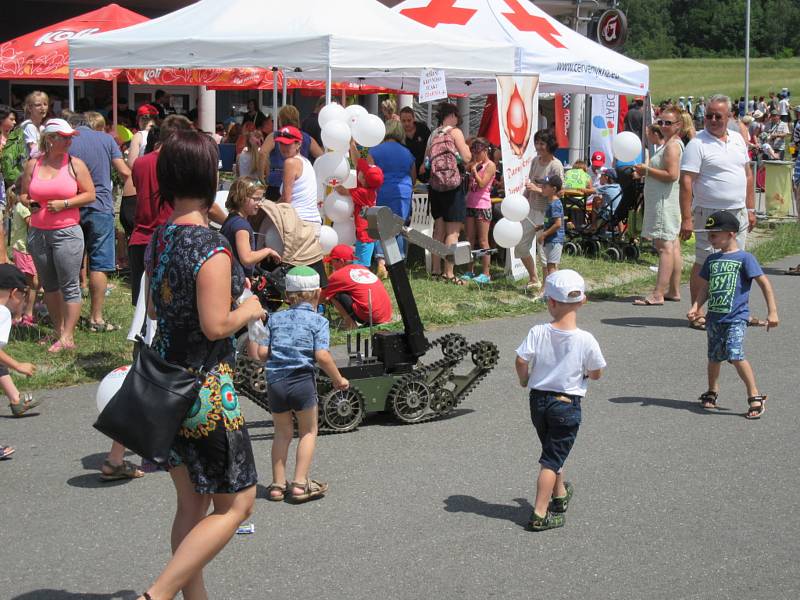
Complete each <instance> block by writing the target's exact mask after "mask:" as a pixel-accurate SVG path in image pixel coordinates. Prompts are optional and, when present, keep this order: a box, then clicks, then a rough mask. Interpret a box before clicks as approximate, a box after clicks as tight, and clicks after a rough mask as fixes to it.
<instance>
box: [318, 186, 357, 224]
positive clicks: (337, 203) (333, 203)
mask: <svg viewBox="0 0 800 600" xmlns="http://www.w3.org/2000/svg"><path fill="white" fill-rule="evenodd" d="M323 208H324V209H325V215H326V216H327V217H328V218H329V219H330V220H331V221H333V222H334V223H338V222H339V221H346V220H348V219H350V218H351V217H352V216H353V199H352V198H350V196H344V195H342V194H340V193H338V192H331V193H330V194H328V197H327V198H325V202H324V203H323Z"/></svg>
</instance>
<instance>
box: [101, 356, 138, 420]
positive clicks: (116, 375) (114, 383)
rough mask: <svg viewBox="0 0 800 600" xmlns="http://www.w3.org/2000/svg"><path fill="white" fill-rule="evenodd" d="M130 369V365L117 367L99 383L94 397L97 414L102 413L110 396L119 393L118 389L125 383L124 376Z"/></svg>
mask: <svg viewBox="0 0 800 600" xmlns="http://www.w3.org/2000/svg"><path fill="white" fill-rule="evenodd" d="M130 368H131V366H130V365H125V366H124V367H117V368H116V369H114V370H113V371H111V372H110V373H109V374H108V375H106V376H105V377H103V380H102V381H101V382H100V385H99V386H98V388H97V394H96V395H95V401H96V402H97V412H103V409H104V408H105V407H106V404H108V401H109V400H111V398H112V396H113V395H114V394H116V393H117V392H118V391H119V388H120V387H122V382H123V381H125V376H126V375H127V374H128V371H129V370H130Z"/></svg>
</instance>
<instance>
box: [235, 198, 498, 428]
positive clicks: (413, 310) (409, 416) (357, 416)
mask: <svg viewBox="0 0 800 600" xmlns="http://www.w3.org/2000/svg"><path fill="white" fill-rule="evenodd" d="M367 222H368V224H369V228H368V231H369V234H370V236H371V237H372V238H373V239H379V240H381V242H382V244H383V248H384V253H385V258H386V264H387V270H388V272H389V278H390V280H391V282H392V288H393V289H394V294H395V298H396V299H397V304H398V307H399V309H400V314H401V316H402V318H403V331H402V332H390V331H376V332H373V331H372V327H371V325H370V334H369V336H368V337H367V338H365V339H364V340H363V344H362V339H361V334H360V333H356V338H355V347H354V346H353V340H352V336H351V335H349V334H348V336H347V351H348V360H347V364H345V365H339V370H340V371H341V373H342V375H343V376H344V377H346V378H347V379H348V380H349V381H350V388H349V389H348V390H345V391H337V390H335V389H333V387H332V385H331V382H330V380H329V379H328V378H327V377H325V376H324V375H323V374H322V373H320V374H319V375H317V390H318V393H319V429H320V431H321V432H328V433H345V432H348V431H352V430H354V429H356V428H357V427H358V426H359V425H360V424H361V423H362V421H363V420H364V418H365V417H366V415H368V414H371V413H377V412H383V413H389V414H391V415H392V416H393V417H394V419H395V420H397V421H398V422H400V423H403V424H411V423H422V422H424V421H430V420H433V419H437V418H441V417H444V416H446V415H449V414H452V413H453V411H454V410H455V408H456V407H457V406H458V405H459V404H460V403H461V402H462V401H463V400H464V398H466V397H467V395H468V394H469V393H470V392H471V391H472V390H473V389H474V388H475V387H476V386H477V385H478V383H480V381H481V380H482V379H483V378H484V377H486V375H487V374H488V373H489V372H490V371H491V370H492V369H493V368H494V367H495V365H497V361H498V358H499V352H498V350H497V346H496V345H495V344H493V343H492V342H488V341H479V342H475V343H473V344H469V343H468V342H467V340H466V338H465V337H464V336H462V335H460V334H458V333H447V334H445V335H443V336H441V337H438V338H436V339H434V340H431V341H429V340H428V339H427V338H426V337H425V335H424V327H423V325H422V321H421V319H420V316H419V311H418V310H417V303H416V301H415V300H414V294H413V292H412V291H411V285H410V283H409V279H408V273H407V272H406V267H405V263H404V262H403V258H402V255H401V254H400V249H399V247H398V245H397V239H396V236H397V235H402V236H403V237H405V238H406V239H407V240H408V241H409V242H411V243H413V244H416V245H418V246H421V247H423V248H425V249H426V250H429V251H431V252H432V253H434V254H437V255H439V256H442V257H447V258H450V259H451V260H453V262H454V263H455V264H465V263H468V262H471V261H472V259H473V252H472V251H471V249H470V245H469V244H468V243H466V242H459V243H458V244H454V245H451V246H445V245H444V244H442V243H441V242H438V241H436V240H434V239H432V238H430V237H428V236H426V235H424V234H422V233H420V232H418V231H416V230H413V229H409V228H408V227H405V226H404V223H403V220H402V219H401V218H400V217H398V216H397V215H395V214H394V213H392V211H391V209H389V208H388V207H374V208H370V209H368V210H367ZM370 346H371V350H372V353H371V354H370ZM431 352H435V353H436V354H438V355H439V356H440V357H439V358H437V359H436V360H433V362H430V363H429V364H424V363H423V362H422V360H421V358H422V357H423V356H425V355H426V354H429V353H431ZM467 355H469V356H470V358H471V360H472V365H473V366H472V368H471V369H470V370H469V371H468V372H467V373H464V374H459V373H457V372H456V369H457V367H458V366H459V364H460V363H462V362H463V361H464V360H465V358H466V357H467ZM234 383H235V385H236V389H237V390H239V391H240V392H241V393H242V394H243V395H245V396H248V397H249V398H250V399H251V400H253V402H255V403H256V404H258V405H259V406H260V407H262V408H263V409H264V410H266V411H269V395H268V390H267V384H266V378H265V373H264V365H263V363H260V362H258V361H257V360H254V359H251V358H249V357H247V356H245V355H244V354H243V353H240V354H239V355H238V357H237V359H236V375H235V379H234Z"/></svg>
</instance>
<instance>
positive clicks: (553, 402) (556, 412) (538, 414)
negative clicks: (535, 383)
mask: <svg viewBox="0 0 800 600" xmlns="http://www.w3.org/2000/svg"><path fill="white" fill-rule="evenodd" d="M530 403H531V421H533V426H534V427H535V428H536V433H537V435H538V436H539V440H540V441H541V442H542V455H541V456H540V457H539V464H540V465H542V466H543V467H546V468H548V469H552V470H553V471H555V472H556V473H560V472H561V469H562V467H563V466H564V462H565V461H566V460H567V456H569V451H570V450H572V445H573V444H574V443H575V438H576V437H577V436H578V428H579V427H580V425H581V397H580V396H567V395H565V394H560V393H556V392H548V391H541V390H531V392H530Z"/></svg>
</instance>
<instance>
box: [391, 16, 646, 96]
mask: <svg viewBox="0 0 800 600" xmlns="http://www.w3.org/2000/svg"><path fill="white" fill-rule="evenodd" d="M450 4H452V6H443V5H441V3H440V4H436V3H431V2H430V0H405V1H404V2H401V3H400V4H398V5H396V6H395V7H394V8H393V10H394V11H395V12H397V13H398V14H402V15H403V16H405V17H407V18H408V19H409V20H413V21H415V22H419V23H421V24H424V25H426V26H427V27H429V28H432V29H430V30H431V31H435V32H436V33H437V34H439V33H441V34H450V35H458V36H461V37H466V38H471V39H476V40H484V41H486V42H497V43H507V44H510V45H512V46H516V47H519V48H520V49H521V55H520V57H519V62H518V65H517V66H518V69H519V71H520V72H524V73H538V74H539V82H540V90H541V91H542V92H562V93H568V92H571V93H587V94H597V93H605V92H614V93H618V94H633V95H636V96H644V95H645V94H647V91H648V88H649V77H650V75H649V69H648V67H647V65H644V64H641V63H638V62H636V61H635V60H632V59H630V58H627V57H625V56H623V55H621V54H619V53H617V52H614V51H613V50H610V49H609V48H606V47H605V46H601V45H600V44H598V43H596V42H593V41H591V40H590V39H588V38H586V37H584V36H583V35H581V34H579V33H578V32H577V31H573V30H572V29H570V28H569V27H567V26H566V25H563V24H562V23H559V22H558V21H557V20H555V19H554V18H552V17H551V16H549V15H548V14H547V13H545V12H544V11H543V10H541V9H540V8H538V7H536V6H535V5H534V4H533V3H531V2H527V1H526V0H457V2H451V3H450Z"/></svg>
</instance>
